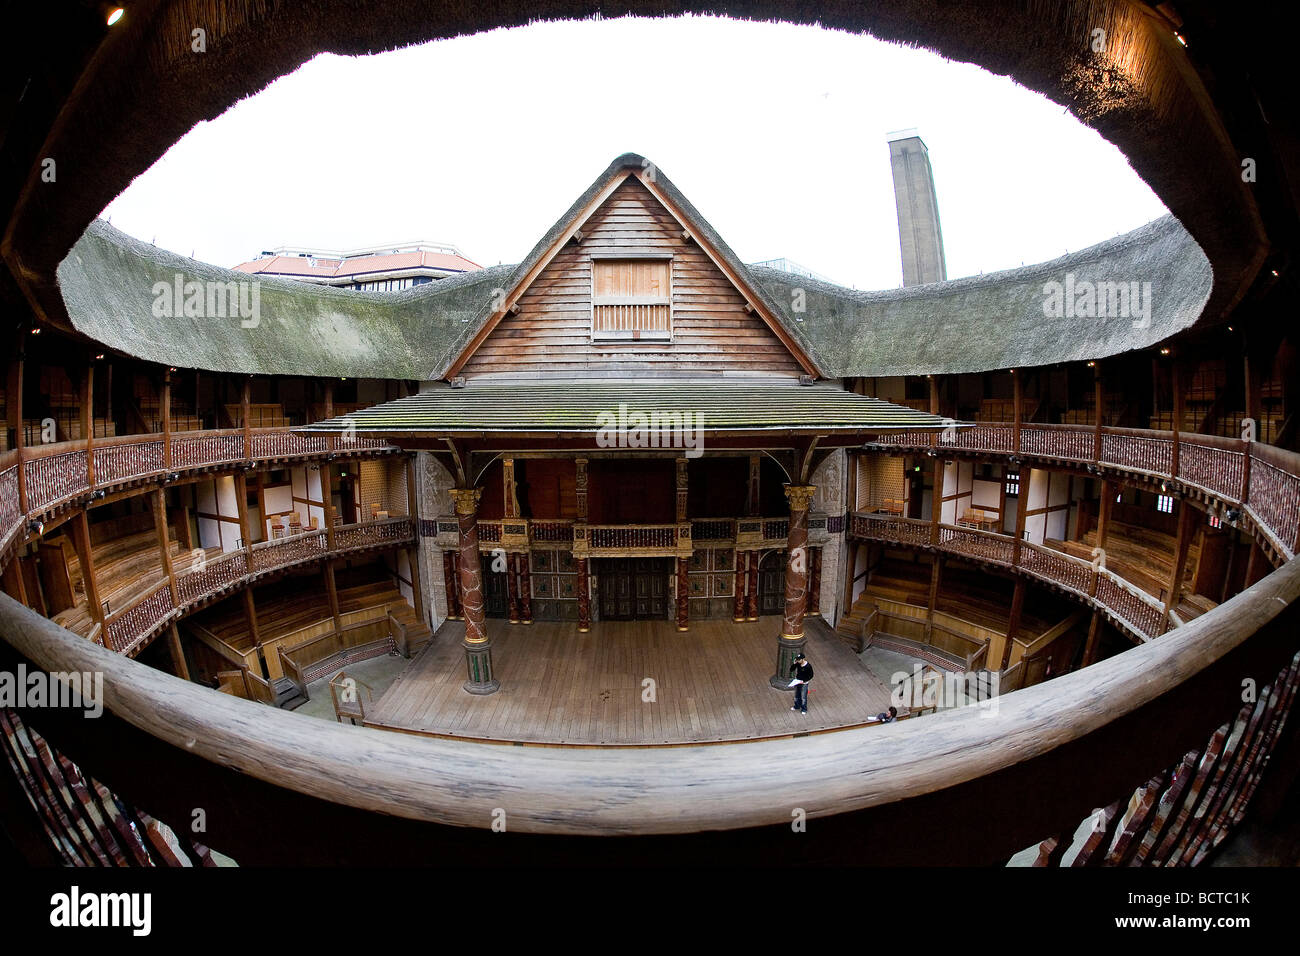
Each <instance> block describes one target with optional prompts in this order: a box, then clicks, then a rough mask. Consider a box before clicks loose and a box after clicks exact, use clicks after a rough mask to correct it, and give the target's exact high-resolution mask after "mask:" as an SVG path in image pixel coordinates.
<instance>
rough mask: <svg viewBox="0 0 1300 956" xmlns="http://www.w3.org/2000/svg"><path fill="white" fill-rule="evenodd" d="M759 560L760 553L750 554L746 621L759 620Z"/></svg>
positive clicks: (752, 552) (753, 552)
mask: <svg viewBox="0 0 1300 956" xmlns="http://www.w3.org/2000/svg"><path fill="white" fill-rule="evenodd" d="M758 558H759V552H757V551H751V552H749V597H748V598H747V599H746V605H745V611H746V613H745V620H746V621H751V622H752V621H757V620H758Z"/></svg>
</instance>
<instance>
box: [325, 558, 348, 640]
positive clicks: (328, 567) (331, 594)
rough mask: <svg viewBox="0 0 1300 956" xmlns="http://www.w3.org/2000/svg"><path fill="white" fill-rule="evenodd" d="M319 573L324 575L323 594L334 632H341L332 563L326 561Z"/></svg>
mask: <svg viewBox="0 0 1300 956" xmlns="http://www.w3.org/2000/svg"><path fill="white" fill-rule="evenodd" d="M321 571H322V573H323V574H324V575H325V594H326V596H327V597H328V598H329V606H330V617H332V618H334V631H335V633H338V632H339V631H342V630H343V621H342V615H341V614H340V613H339V586H338V582H337V581H336V580H335V579H334V562H333V561H326V562H325V564H324V567H322V568H321Z"/></svg>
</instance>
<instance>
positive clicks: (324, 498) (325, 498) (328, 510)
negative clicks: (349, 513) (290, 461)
mask: <svg viewBox="0 0 1300 956" xmlns="http://www.w3.org/2000/svg"><path fill="white" fill-rule="evenodd" d="M333 484H334V467H333V466H332V465H330V464H328V463H326V462H322V463H321V465H320V497H321V510H322V511H324V512H325V548H326V550H327V551H329V552H330V553H331V554H332V553H333V552H334V496H333V495H332V494H330V491H331V486H332V485H333ZM263 496H264V493H263V491H262V487H261V485H260V483H259V485H258V496H257V497H258V500H259V501H261V500H262V499H263ZM262 523H263V526H265V524H266V510H265V508H263V510H262ZM411 574H412V575H414V574H415V571H414V569H412V571H411Z"/></svg>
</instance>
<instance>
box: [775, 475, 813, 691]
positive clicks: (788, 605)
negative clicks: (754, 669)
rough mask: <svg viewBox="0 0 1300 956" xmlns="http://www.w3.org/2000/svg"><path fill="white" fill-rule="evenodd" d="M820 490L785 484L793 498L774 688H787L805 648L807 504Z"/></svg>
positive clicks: (791, 498)
mask: <svg viewBox="0 0 1300 956" xmlns="http://www.w3.org/2000/svg"><path fill="white" fill-rule="evenodd" d="M816 491H817V489H816V487H814V486H813V485H786V486H785V496H786V498H788V499H789V500H790V531H789V534H788V537H787V538H786V551H785V614H784V616H783V617H782V619H781V636H780V637H778V638H777V642H776V643H777V649H776V673H775V674H773V675H772V678H771V684H772V686H773V687H776V688H779V689H781V690H784V689H785V688H786V686H787V685H788V684H789V683H790V665H791V664H793V663H794V660H795V658H796V657H798V656H799V654H800V653H801V652H802V651H803V648H804V643H805V638H804V633H803V614H804V608H805V605H806V602H807V599H808V506H809V505H810V504H811V503H812V497H813V494H814V493H816Z"/></svg>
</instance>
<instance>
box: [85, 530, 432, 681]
mask: <svg viewBox="0 0 1300 956" xmlns="http://www.w3.org/2000/svg"><path fill="white" fill-rule="evenodd" d="M414 542H415V523H414V522H413V521H411V519H410V518H407V517H400V518H386V519H382V520H379V521H366V522H363V523H359V524H345V525H339V526H338V527H336V528H335V529H334V547H333V549H331V548H330V547H329V541H328V535H327V534H326V533H325V532H324V531H306V532H303V533H302V534H296V535H291V536H289V537H286V538H276V539H274V540H272V541H260V542H258V543H257V544H254V545H253V546H252V547H251V548H249V549H248V550H247V551H242V550H241V551H232V552H230V553H229V554H225V555H222V556H221V557H219V558H215V559H213V560H208V561H200V562H196V563H195V564H194V565H193V566H191V567H190V569H189V570H188V571H186V572H185V573H183V574H178V575H176V598H179V601H178V600H176V599H175V598H174V597H173V594H172V590H171V582H170V581H163V582H162V583H161V584H159V585H157V586H156V587H154V588H153V589H151V590H149V591H147V592H145V593H144V594H141V595H139V596H137V597H135V598H134V599H133V600H132V601H131V602H130V603H129V604H127V605H125V606H124V607H122V608H120V609H118V610H116V611H114V612H113V613H112V614H110V615H108V617H107V618H106V619H105V621H104V629H103V635H104V639H103V642H102V643H103V644H104V645H105V646H106V647H108V648H109V649H110V650H114V651H117V652H118V653H121V654H127V655H131V656H134V655H135V654H137V653H139V652H140V650H141V649H142V648H143V647H144V646H145V645H147V644H148V643H149V641H150V639H151V638H153V637H154V636H156V635H157V634H158V632H159V631H161V630H162V629H163V628H164V627H166V626H167V625H169V624H171V623H172V622H173V621H175V620H177V619H178V618H181V617H184V616H185V615H186V614H190V613H192V612H193V611H196V610H198V609H199V608H200V607H202V606H203V605H205V604H207V603H208V602H209V601H211V600H212V599H213V598H216V597H221V596H224V595H226V594H228V593H229V592H230V591H232V590H234V589H236V588H238V587H241V586H243V585H246V584H249V583H251V582H253V581H256V580H257V579H258V578H260V577H263V576H265V575H267V574H271V573H274V572H278V571H283V570H286V569H288V568H293V567H297V566H299V565H304V564H309V563H311V562H312V561H318V560H321V559H323V558H327V557H337V556H345V555H349V554H357V553H360V552H364V551H369V550H374V549H383V548H390V547H400V546H403V545H410V544H413V543H414Z"/></svg>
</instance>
